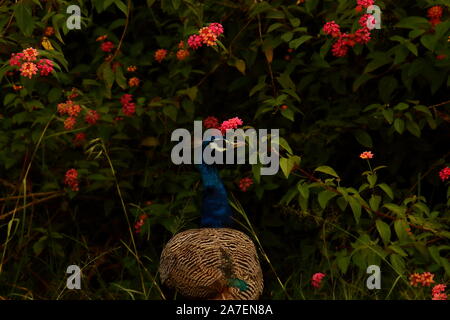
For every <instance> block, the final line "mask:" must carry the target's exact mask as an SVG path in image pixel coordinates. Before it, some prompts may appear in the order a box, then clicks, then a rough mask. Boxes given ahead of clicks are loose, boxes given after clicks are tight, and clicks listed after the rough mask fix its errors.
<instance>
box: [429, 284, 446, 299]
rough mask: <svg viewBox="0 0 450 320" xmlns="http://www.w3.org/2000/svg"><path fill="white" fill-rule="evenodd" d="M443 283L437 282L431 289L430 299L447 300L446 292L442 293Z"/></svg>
mask: <svg viewBox="0 0 450 320" xmlns="http://www.w3.org/2000/svg"><path fill="white" fill-rule="evenodd" d="M446 287H447V286H446V285H445V284H437V285H435V286H434V287H433V289H431V296H432V300H447V294H446V293H444V291H445V288H446Z"/></svg>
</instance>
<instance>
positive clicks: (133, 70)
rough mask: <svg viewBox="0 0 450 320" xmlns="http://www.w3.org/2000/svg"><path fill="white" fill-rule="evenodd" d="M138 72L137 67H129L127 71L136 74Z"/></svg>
mask: <svg viewBox="0 0 450 320" xmlns="http://www.w3.org/2000/svg"><path fill="white" fill-rule="evenodd" d="M136 70H137V67H136V66H129V67H128V68H127V71H128V72H135V71H136Z"/></svg>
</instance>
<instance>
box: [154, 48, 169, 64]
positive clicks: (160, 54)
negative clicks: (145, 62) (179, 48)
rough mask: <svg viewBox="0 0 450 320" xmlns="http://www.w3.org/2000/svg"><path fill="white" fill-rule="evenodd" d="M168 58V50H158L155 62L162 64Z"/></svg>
mask: <svg viewBox="0 0 450 320" xmlns="http://www.w3.org/2000/svg"><path fill="white" fill-rule="evenodd" d="M166 56H167V50H166V49H158V50H156V52H155V60H156V61H158V62H159V63H161V61H163V60H164V59H165V58H166Z"/></svg>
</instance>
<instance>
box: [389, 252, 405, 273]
mask: <svg viewBox="0 0 450 320" xmlns="http://www.w3.org/2000/svg"><path fill="white" fill-rule="evenodd" d="M389 260H390V261H391V264H392V266H393V267H394V270H395V271H396V272H397V273H398V274H399V275H402V274H403V273H404V272H405V260H404V259H403V258H402V257H401V256H400V255H398V254H396V253H393V254H391V256H390V259H389Z"/></svg>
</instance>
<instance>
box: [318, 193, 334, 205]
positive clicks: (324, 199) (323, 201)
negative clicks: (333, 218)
mask: <svg viewBox="0 0 450 320" xmlns="http://www.w3.org/2000/svg"><path fill="white" fill-rule="evenodd" d="M337 195H338V194H337V193H336V192H332V191H330V190H324V191H322V192H320V193H319V196H318V200H319V204H320V206H321V207H322V209H325V207H326V206H327V203H328V201H330V200H331V199H333V198H334V197H336V196H337Z"/></svg>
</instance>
